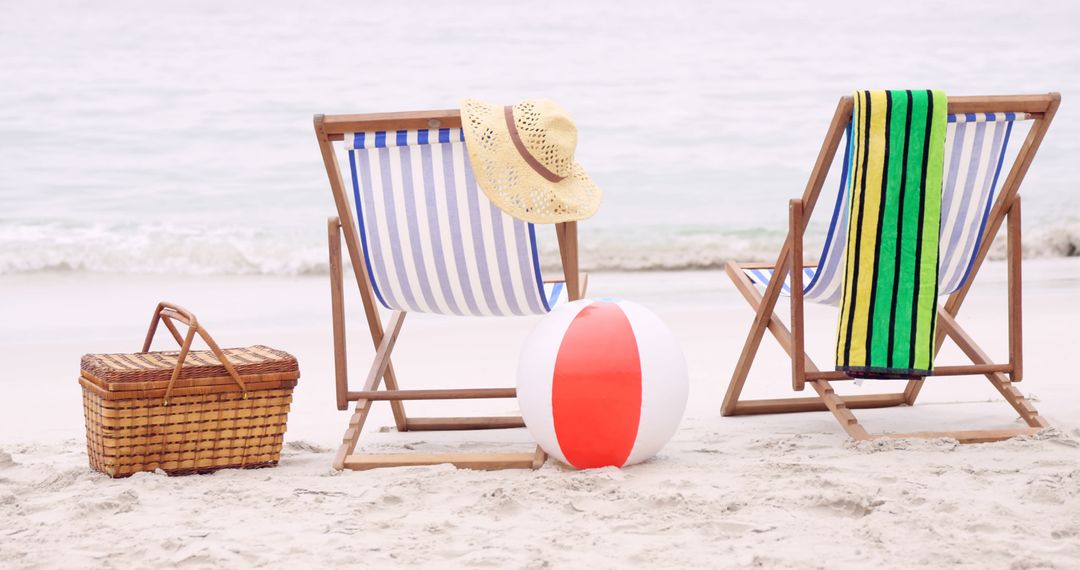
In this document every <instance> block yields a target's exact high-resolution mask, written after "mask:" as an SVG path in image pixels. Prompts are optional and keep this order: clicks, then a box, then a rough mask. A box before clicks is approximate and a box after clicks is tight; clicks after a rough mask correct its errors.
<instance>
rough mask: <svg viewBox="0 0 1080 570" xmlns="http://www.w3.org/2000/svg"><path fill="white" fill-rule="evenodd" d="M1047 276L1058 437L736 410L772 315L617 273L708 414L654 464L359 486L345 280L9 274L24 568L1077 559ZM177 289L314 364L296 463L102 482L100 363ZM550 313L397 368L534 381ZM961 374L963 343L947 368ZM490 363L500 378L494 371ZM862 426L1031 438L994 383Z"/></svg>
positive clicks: (661, 278) (1034, 563) (420, 382)
mask: <svg viewBox="0 0 1080 570" xmlns="http://www.w3.org/2000/svg"><path fill="white" fill-rule="evenodd" d="M1025 278H1026V279H1027V280H1028V282H1027V289H1026V291H1025V306H1024V311H1025V313H1024V314H1025V340H1026V344H1025V348H1026V353H1025V356H1026V359H1025V363H1026V374H1025V381H1024V382H1023V383H1022V385H1021V386H1020V388H1021V389H1022V390H1023V391H1025V392H1026V393H1028V394H1029V395H1034V396H1035V397H1036V398H1037V400H1036V402H1035V405H1036V406H1037V407H1038V408H1039V410H1040V412H1042V413H1043V414H1044V415H1045V416H1046V417H1047V419H1048V420H1049V421H1050V422H1051V423H1052V424H1053V425H1054V426H1055V429H1053V430H1050V431H1049V432H1047V433H1044V434H1043V435H1042V436H1040V437H1038V438H1032V439H1016V440H1012V441H1008V442H1003V443H996V444H983V445H974V446H959V445H956V444H955V442H951V441H948V440H936V441H914V442H912V441H900V442H889V443H881V442H875V443H863V444H857V445H856V444H852V443H850V442H848V441H846V438H845V436H844V435H843V432H842V430H841V429H840V428H839V426H838V425H837V424H836V422H835V420H834V419H833V418H832V416H831V415H830V414H827V413H810V414H791V415H777V416H758V417H743V418H721V417H720V415H719V413H718V409H719V405H720V399H721V396H722V392H723V390H724V388H725V386H726V384H727V380H728V378H729V376H730V374H731V370H732V368H733V367H734V364H735V360H736V359H737V357H738V352H739V350H740V348H741V345H742V338H743V336H744V335H745V331H746V328H747V327H748V325H749V322H750V319H751V317H752V313H751V312H750V310H749V309H748V308H747V307H746V305H745V304H744V303H743V301H742V300H741V298H740V297H738V295H737V294H736V293H735V291H734V290H733V288H732V287H731V286H730V285H729V284H728V283H727V280H726V277H724V276H723V275H722V274H720V273H717V272H707V273H706V272H702V273H673V274H629V275H627V274H612V275H595V276H593V280H592V284H593V290H592V291H591V293H592V294H594V295H609V294H610V295H618V296H622V297H625V298H628V299H633V300H636V301H639V302H641V303H643V304H645V305H647V306H649V307H651V308H653V309H654V310H655V311H656V312H657V313H658V314H659V315H660V316H661V317H663V318H664V319H665V320H666V321H667V322H668V323H669V324H670V325H671V327H672V329H673V330H674V332H675V333H676V335H677V336H678V337H679V338H680V340H681V341H682V342H683V344H684V347H685V349H686V353H687V358H688V361H689V366H690V373H691V395H690V405H689V407H688V410H687V418H686V419H685V421H684V422H683V425H682V427H681V429H680V431H679V432H678V433H677V434H676V436H675V439H674V441H672V443H671V444H670V445H669V446H668V447H667V448H666V449H665V450H664V451H663V452H662V453H661V454H660V455H659V456H658V457H656V458H655V459H654V460H652V461H650V462H647V463H645V464H642V465H639V466H635V467H631V468H627V469H624V470H621V471H620V470H617V469H602V470H595V471H587V472H574V471H571V470H568V469H567V468H564V467H562V466H560V465H558V464H556V463H554V462H549V463H548V464H547V465H546V466H545V467H544V468H543V469H541V470H539V471H536V472H530V471H503V472H472V471H465V470H455V469H453V468H452V467H449V466H438V467H428V468H402V469H388V470H380V471H371V472H355V473H353V472H346V473H342V474H334V473H332V472H331V470H330V467H329V466H330V459H331V454H332V451H331V450H332V449H333V448H334V447H335V446H336V445H337V443H338V441H339V440H340V435H341V432H342V431H343V429H344V426H345V423H346V421H347V417H348V414H347V413H346V412H337V411H336V410H335V408H334V406H333V394H332V391H333V389H332V380H331V376H330V371H331V359H330V354H331V353H330V349H329V342H330V334H329V309H328V305H329V303H328V299H327V285H326V283H325V279H324V278H318V277H312V278H295V279H284V278H235V277H229V278H220V277H210V278H195V277H182V278H173V277H168V278H167V277H130V278H124V277H105V276H87V275H80V274H68V275H64V274H51V275H36V276H15V277H0V315H3V317H2V318H3V326H2V328H0V351H2V354H0V356H2V360H3V362H4V367H5V374H4V376H3V378H2V379H0V389H2V393H3V394H4V397H3V398H2V399H0V566H3V567H14V568H24V567H25V568H54V567H91V566H93V567H131V566H136V567H145V566H149V565H151V564H166V565H178V566H192V567H215V566H227V567H238V566H239V567H244V566H256V565H266V566H271V567H282V568H284V567H289V568H292V567H297V566H300V567H307V566H314V565H316V564H319V565H327V564H330V565H344V564H350V563H355V564H361V563H364V564H373V565H375V566H376V567H386V566H391V567H392V566H414V565H421V564H422V565H426V566H431V567H463V566H470V567H471V566H495V567H566V568H569V567H584V566H593V567H612V566H630V565H635V566H644V567H665V566H681V567H751V566H760V567H792V568H806V567H829V568H835V567H844V568H867V567H874V566H877V567H911V566H928V567H941V566H950V565H957V566H968V567H972V568H1075V567H1077V566H1078V565H1080V420H1078V419H1077V418H1080V399H1078V398H1077V396H1076V390H1075V388H1074V387H1073V386H1074V384H1075V382H1076V377H1075V374H1074V373H1073V371H1074V370H1075V366H1074V365H1073V364H1072V362H1071V360H1070V359H1071V357H1073V355H1074V354H1075V352H1076V350H1075V348H1074V338H1075V334H1076V333H1075V330H1076V327H1075V325H1074V324H1073V323H1075V322H1076V320H1077V318H1078V317H1080V307H1078V305H1077V303H1076V301H1075V298H1076V293H1077V291H1080V262H1077V261H1076V260H1052V261H1032V262H1028V263H1026V264H1025ZM159 298H165V299H170V300H175V301H177V302H180V303H182V304H185V305H188V306H189V307H190V308H192V309H193V310H195V311H196V312H197V313H198V314H199V315H200V317H201V321H202V322H203V324H205V325H206V326H207V327H208V328H209V329H210V331H211V332H212V333H214V334H215V336H216V337H217V338H218V340H219V341H220V342H221V343H222V344H225V345H239V344H253V343H265V344H270V345H274V346H278V347H281V348H283V349H286V350H289V351H291V352H293V353H294V354H296V355H297V356H298V357H299V359H300V363H301V370H302V373H303V377H302V378H301V381H300V386H299V387H298V388H297V390H296V394H295V404H294V407H293V412H292V414H291V415H290V423H289V434H288V436H287V439H288V443H287V445H286V449H285V451H284V454H283V458H282V462H281V465H280V466H279V467H277V468H274V469H261V470H250V471H237V470H229V471H222V472H219V473H216V474H213V475H201V476H188V477H166V476H164V475H159V474H140V475H136V476H134V477H132V478H129V479H123V480H111V479H109V478H107V477H104V476H102V475H99V474H97V473H94V472H92V471H90V470H89V469H88V467H87V466H86V455H85V449H84V442H83V439H82V416H81V407H80V397H81V396H80V392H79V389H78V387H77V383H76V381H75V379H76V376H77V373H78V356H79V355H80V354H81V353H83V352H108V351H127V350H135V349H137V348H138V345H139V343H140V341H141V338H142V334H143V332H144V328H145V326H146V324H147V321H148V320H149V311H150V309H151V308H152V307H153V304H154V302H156V301H157V300H159ZM348 302H349V303H351V307H350V308H351V309H352V310H353V312H352V313H351V320H350V327H351V329H350V332H351V337H350V344H351V347H352V349H353V351H354V354H353V360H352V369H351V371H352V373H353V376H354V378H358V377H359V376H360V375H361V373H362V372H363V371H364V370H366V364H367V359H369V358H370V356H371V354H372V349H371V347H370V342H369V341H368V340H367V339H366V338H365V337H364V336H363V334H364V331H363V326H362V325H363V323H362V316H361V314H360V312H359V311H358V310H357V309H358V305H359V302H358V299H357V298H356V295H355V294H353V295H352V297H350V298H349V299H348ZM781 308H782V309H784V308H785V307H781ZM1003 308H1004V271H1003V267H1002V266H1001V265H998V264H993V265H991V266H988V267H987V268H986V269H985V270H984V274H983V275H981V276H980V278H979V282H978V283H977V287H976V289H975V291H974V292H973V294H972V295H971V297H970V298H969V301H968V304H967V305H966V307H965V309H964V311H963V313H962V314H961V319H960V321H961V323H963V324H965V325H966V326H967V327H968V328H969V330H970V331H971V332H972V334H973V335H974V336H975V337H976V339H977V340H979V341H980V342H982V343H983V346H984V347H985V348H986V349H987V351H988V352H989V353H990V354H991V355H992V356H995V357H998V358H1004V355H1005V351H1006V337H1005V334H1004V325H1005V316H1004V312H1003V310H1002V309H1003ZM76 315H78V316H76ZM834 318H835V316H834V313H833V312H832V311H831V310H828V309H821V308H817V307H814V308H813V310H812V311H811V312H810V313H809V319H810V323H809V326H810V330H811V331H815V333H816V334H814V335H813V336H812V338H811V339H810V341H809V348H810V350H811V351H812V354H814V355H815V356H816V360H817V361H818V363H819V364H820V365H822V366H823V367H824V366H828V365H829V364H830V362H829V358H828V357H829V355H830V354H831V343H832V342H833V341H834V338H835V337H834V335H833V330H834V326H835V322H834ZM522 321H523V322H522ZM533 322H535V321H533V320H531V319H524V320H521V321H519V320H501V319H500V320H483V319H467V320H463V321H458V320H448V319H440V318H432V317H424V316H410V317H409V320H408V321H407V323H406V324H407V325H408V326H407V327H406V329H405V332H404V333H403V336H402V339H401V342H400V343H399V346H398V349H397V352H396V353H395V358H396V360H395V367H396V368H397V369H398V372H399V376H400V377H401V380H402V382H403V384H406V385H407V386H408V387H424V386H428V387H438V386H450V385H470V386H507V385H512V384H513V378H512V374H513V370H514V360H515V357H516V353H517V350H518V348H519V345H520V342H521V340H522V339H523V337H524V335H525V333H526V332H527V331H528V329H529V327H530V326H531V324H532V323H533ZM163 341H164V339H163ZM159 346H161V347H165V346H167V344H166V343H165V342H162V343H161V344H160V345H159ZM959 362H962V360H961V358H960V357H959V355H958V351H957V350H955V348H954V347H951V346H947V348H946V349H945V350H944V351H943V352H942V354H941V356H940V358H939V360H938V363H939V364H944V363H959ZM475 366H480V367H481V369H482V370H483V371H484V374H482V375H475V374H469V370H470V368H472V367H475ZM354 381H356V380H354ZM789 382H790V381H789V372H788V369H787V361H786V359H784V358H782V353H781V351H780V350H779V348H778V347H777V346H776V345H775V343H772V342H771V341H769V340H767V341H766V342H765V343H764V345H763V352H762V355H761V360H759V363H758V365H757V366H756V367H755V370H754V372H753V373H752V375H751V379H750V382H749V384H748V387H747V394H748V395H750V396H783V395H787V394H788V385H789ZM877 387H878V385H876V384H874V383H869V382H868V383H866V384H865V385H864V386H863V387H862V388H857V387H845V388H844V391H862V392H870V391H873V390H875V388H877ZM893 387H895V385H890V386H888V388H893ZM446 406H447V405H443V406H440V405H439V404H437V403H415V404H410V405H409V411H410V413H416V414H418V415H423V414H425V413H426V414H432V415H434V414H439V413H455V412H458V411H460V412H463V413H468V412H472V411H476V412H480V413H488V412H490V413H504V412H505V413H512V412H513V411H514V408H515V403H514V402H513V401H488V402H481V403H450V404H448V406H450V407H451V409H449V410H447V408H446ZM857 415H858V416H859V417H860V419H862V420H863V422H864V423H865V424H866V425H867V427H868V428H869V429H871V430H872V431H895V432H904V431H915V430H920V429H960V428H981V427H1009V426H1014V425H1019V422H1018V420H1017V418H1016V414H1015V413H1014V412H1013V411H1012V409H1011V408H1009V407H1008V405H1007V404H1005V403H1004V402H1003V401H1001V400H1000V398H998V397H997V393H996V392H995V391H994V390H993V389H992V388H991V387H990V386H989V384H988V383H987V382H986V381H985V380H982V379H978V378H953V379H940V380H933V381H931V382H930V383H928V385H927V387H926V388H925V389H924V390H923V396H922V399H921V400H920V405H917V406H915V407H914V408H895V409H888V410H867V411H859V412H858V413H857ZM391 424H392V422H391V421H390V417H389V413H388V411H387V409H386V406H385V405H382V406H379V407H378V408H376V413H375V414H374V415H373V417H372V418H371V419H370V420H369V423H368V430H367V431H366V432H365V435H366V439H365V440H363V442H362V444H361V445H362V447H363V448H364V449H367V450H391V449H396V448H398V447H399V446H400V445H404V444H407V445H409V446H410V447H412V448H416V449H484V450H489V449H490V450H501V449H507V450H509V449H514V450H518V449H520V450H526V449H529V441H530V440H529V438H528V434H527V433H526V432H525V431H524V430H510V431H503V432H481V433H439V434H436V433H422V434H398V433H395V432H393V431H392V430H389V429H383V430H382V431H381V432H380V428H381V427H384V426H388V425H391Z"/></svg>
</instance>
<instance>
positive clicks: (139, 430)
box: [79, 303, 300, 477]
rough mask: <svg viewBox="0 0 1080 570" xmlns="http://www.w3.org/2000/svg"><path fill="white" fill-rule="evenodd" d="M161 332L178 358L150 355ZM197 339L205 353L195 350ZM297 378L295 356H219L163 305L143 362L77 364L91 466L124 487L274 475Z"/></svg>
mask: <svg viewBox="0 0 1080 570" xmlns="http://www.w3.org/2000/svg"><path fill="white" fill-rule="evenodd" d="M173 321H178V322H180V323H183V324H185V325H187V326H188V330H187V334H186V335H184V336H181V335H180V331H179V330H178V329H177V327H176V325H175V324H174V322H173ZM159 322H161V323H164V324H165V327H166V328H167V329H168V330H169V332H170V333H172V336H173V338H175V339H176V342H177V343H179V344H180V350H179V351H171V352H150V343H151V342H152V341H153V338H154V333H155V331H156V330H157V327H158V323H159ZM196 334H198V335H199V336H200V337H202V339H203V341H205V342H206V344H207V346H209V347H210V350H191V343H192V341H193V340H194V339H195V335H196ZM299 377H300V372H299V367H298V365H297V362H296V358H294V357H293V356H292V355H290V354H288V353H286V352H282V351H280V350H275V349H272V348H268V347H265V346H250V347H247V348H226V349H224V350H223V349H221V348H219V347H218V345H217V343H215V342H214V340H213V338H211V337H210V335H209V334H208V333H207V332H206V330H205V329H203V328H202V327H201V326H200V325H199V324H198V320H197V319H196V318H195V315H193V314H192V313H191V312H190V311H187V310H185V309H184V308H182V307H179V306H177V305H173V304H171V303H160V304H159V305H158V306H157V309H156V310H155V311H154V317H153V319H152V320H151V321H150V330H149V331H148V332H147V333H146V340H145V342H144V343H143V349H142V352H137V353H133V354H87V355H84V356H83V357H82V372H81V374H80V378H79V384H81V385H82V389H83V410H84V412H85V415H86V448H87V453H88V455H89V456H90V466H91V467H93V468H94V469H96V470H98V471H101V472H102V473H105V474H107V475H109V476H111V477H126V476H128V475H131V474H132V473H137V472H139V471H154V470H155V469H162V470H164V471H166V472H167V473H171V474H180V473H199V472H207V471H214V470H216V469H224V468H233V467H262V466H268V465H274V464H276V463H277V462H278V459H279V457H280V455H281V444H282V439H283V436H284V434H285V422H286V419H287V418H288V414H289V405H290V404H291V402H292V391H293V387H294V386H296V381H297V379H298V378H299Z"/></svg>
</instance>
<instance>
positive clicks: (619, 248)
mask: <svg viewBox="0 0 1080 570" xmlns="http://www.w3.org/2000/svg"><path fill="white" fill-rule="evenodd" d="M1003 234H1004V232H1002V235H1003ZM783 238H784V236H783V234H782V233H780V232H777V231H766V230H757V231H738V232H722V231H715V232H708V231H698V232H695V233H691V234H687V233H681V232H680V231H678V230H673V231H668V232H665V231H662V230H656V229H653V230H652V231H650V233H649V234H648V235H643V234H630V233H626V232H621V231H614V230H611V229H596V230H593V229H589V228H586V229H584V230H583V231H582V235H581V265H582V269H584V270H588V271H683V270H703V269H718V268H721V267H723V264H724V262H726V261H727V260H729V259H738V260H744V261H771V260H773V259H775V256H776V254H777V252H778V248H779V245H780V243H781V241H782V240H783ZM325 239H326V238H325V234H324V233H323V232H318V231H299V230H295V229H294V230H288V229H277V228H275V229H272V230H269V229H268V230H245V229H237V228H225V227H200V228H195V227H188V226H164V225H135V224H133V225H94V226H74V227H73V226H66V225H61V224H10V223H9V224H0V275H14V274H27V273H40V272H91V273H114V274H172V275H280V276H290V275H318V274H325V273H326V272H327V267H328V263H327V253H326V242H325ZM820 247H821V242H820V241H815V240H814V239H808V241H807V244H806V246H805V250H806V251H807V252H808V257H811V256H812V255H816V253H817V252H818V251H819V248H820ZM810 252H812V253H810ZM1004 254H1005V243H1004V239H1000V238H999V239H998V240H997V242H996V243H995V244H994V246H993V248H992V249H991V252H990V258H991V259H1001V258H1003V257H1004ZM1024 255H1025V257H1028V258H1040V257H1041V258H1046V257H1077V256H1080V225H1069V226H1059V227H1049V228H1044V229H1041V230H1027V231H1026V232H1025V235H1024ZM541 259H542V263H543V265H544V266H545V267H546V268H549V269H550V268H552V267H555V266H557V260H558V253H557V248H556V245H555V243H554V240H553V239H551V240H547V241H541Z"/></svg>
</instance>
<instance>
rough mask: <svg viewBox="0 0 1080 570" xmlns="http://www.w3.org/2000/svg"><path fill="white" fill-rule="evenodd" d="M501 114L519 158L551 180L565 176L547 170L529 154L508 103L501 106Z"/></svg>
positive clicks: (559, 179)
mask: <svg viewBox="0 0 1080 570" xmlns="http://www.w3.org/2000/svg"><path fill="white" fill-rule="evenodd" d="M503 114H504V115H506V128H507V129H509V131H510V140H512V141H514V148H516V149H517V151H518V154H520V155H521V158H523V159H525V163H526V164H528V165H529V166H530V167H531V168H532V169H533V170H535V171H536V173H537V174H539V175H540V176H543V177H544V178H546V179H548V180H550V181H551V182H559V181H561V180H562V179H563V178H566V177H565V176H559V175H558V174H555V173H554V172H552V171H550V170H548V169H547V167H546V166H544V165H543V164H540V161H538V160H536V158H534V157H533V155H532V154H529V149H527V148H525V143H524V142H522V141H521V135H520V134H518V130H517V125H515V124H514V108H513V107H512V106H510V105H507V106H506V107H503Z"/></svg>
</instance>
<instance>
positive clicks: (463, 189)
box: [315, 110, 587, 470]
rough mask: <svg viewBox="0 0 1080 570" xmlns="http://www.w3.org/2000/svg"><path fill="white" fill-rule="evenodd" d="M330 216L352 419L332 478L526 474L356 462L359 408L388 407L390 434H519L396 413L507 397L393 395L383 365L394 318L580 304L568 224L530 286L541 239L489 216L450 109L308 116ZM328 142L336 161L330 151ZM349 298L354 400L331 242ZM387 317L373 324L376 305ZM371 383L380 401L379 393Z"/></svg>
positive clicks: (340, 369) (482, 420)
mask: <svg viewBox="0 0 1080 570" xmlns="http://www.w3.org/2000/svg"><path fill="white" fill-rule="evenodd" d="M315 132H316V136H317V138H318V141H319V146H320V149H321V151H322V156H323V161H324V163H325V166H326V172H327V175H328V177H329V179H330V188H331V191H332V192H333V196H334V203H335V206H336V208H337V214H338V215H337V216H334V217H331V218H330V219H329V221H328V239H329V244H330V274H331V287H330V290H331V309H332V312H333V331H334V358H335V376H336V388H337V405H338V409H340V410H345V409H347V408H348V404H349V402H350V401H352V402H355V409H354V412H353V415H352V417H351V419H350V421H349V427H348V429H347V430H346V432H345V436H344V438H343V439H342V444H341V447H340V448H339V450H338V453H337V455H336V457H335V458H334V468H335V469H339V470H340V469H371V468H376V467H394V466H404V465H431V464H437V463H452V464H454V465H456V466H458V467H463V468H472V469H502V468H533V469H535V468H537V467H539V466H540V465H542V464H543V462H544V460H545V459H546V456H545V455H544V453H543V451H542V450H540V448H539V447H537V449H536V451H535V452H530V453H453V454H420V453H399V454H357V453H355V451H356V446H357V443H358V440H359V437H360V432H361V430H362V428H363V425H364V422H365V420H366V419H367V416H368V413H369V410H370V408H371V404H372V402H375V401H381V400H382V401H389V402H390V405H391V409H392V411H393V414H394V422H395V424H396V426H397V429H398V431H424V430H469V429H498V428H520V427H524V425H525V424H524V423H523V422H522V419H521V418H520V417H467V418H462V417H447V418H416V417H409V416H407V415H406V413H405V408H404V405H403V404H402V401H404V400H443V399H471V398H514V397H515V396H516V392H515V389H514V388H479V389H439V390H402V389H400V388H399V387H398V382H397V378H396V377H395V375H394V369H393V367H392V365H391V362H390V354H391V351H392V350H393V347H394V343H395V341H396V339H397V336H398V333H399V332H400V330H401V326H402V322H403V320H404V318H405V315H406V314H408V313H409V312H423V313H432V314H438V315H447V316H459V317H464V316H478V317H479V316H487V317H514V316H528V315H543V314H546V313H547V312H549V311H551V310H552V308H554V307H555V306H557V305H558V304H559V303H562V302H565V301H568V300H576V299H579V298H581V297H582V295H583V294H584V291H585V288H586V285H587V276H586V275H584V274H579V272H578V261H577V259H578V258H577V225H576V223H574V222H569V223H562V224H555V234H556V237H557V239H558V242H559V249H560V253H561V261H562V265H563V274H562V275H561V276H560V279H555V280H545V279H544V278H543V276H542V274H541V269H540V259H539V254H538V248H537V233H538V231H539V230H540V229H541V228H537V227H535V226H534V225H533V224H530V223H526V222H523V221H520V220H517V219H514V218H512V217H510V216H509V215H507V214H505V213H504V212H502V211H501V210H499V209H498V208H496V207H495V206H494V205H493V204H492V203H491V202H490V201H489V200H488V198H487V196H486V195H485V194H484V193H483V191H481V190H480V189H479V188H478V187H477V185H476V181H475V180H474V178H473V172H472V168H471V166H470V164H469V159H468V154H467V152H466V148H465V142H464V141H465V139H464V135H463V133H462V129H461V118H460V115H459V113H458V111H456V110H451V111H427V112H410V113H385V114H372V115H332V116H323V115H316V117H315ZM337 141H341V143H342V145H341V152H343V153H344V155H343V156H344V160H339V158H338V152H339V150H338V149H337V148H336V147H335V146H334V144H333V143H334V142H337ZM342 236H344V240H345V245H346V250H347V253H348V256H349V260H350V262H351V265H352V270H353V273H354V275H355V277H356V280H357V284H358V286H359V289H360V295H361V299H362V301H363V305H364V312H365V314H366V316H367V321H368V327H369V332H370V334H371V340H372V342H373V344H374V346H375V348H376V354H375V359H374V362H373V363H372V365H371V368H370V370H369V372H368V375H367V377H366V379H365V381H364V384H363V387H362V389H361V390H358V391H353V390H350V389H349V385H348V376H347V370H346V353H345V315H344V302H343V297H342V291H343V283H342V282H343V263H342V256H341V238H342ZM380 305H381V306H382V307H383V308H384V309H387V310H389V311H390V317H389V320H388V321H387V323H386V324H385V325H384V324H383V322H382V320H381V319H380V316H379V309H378V307H379V306H380ZM381 384H385V388H381V386H380V385H381Z"/></svg>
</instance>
